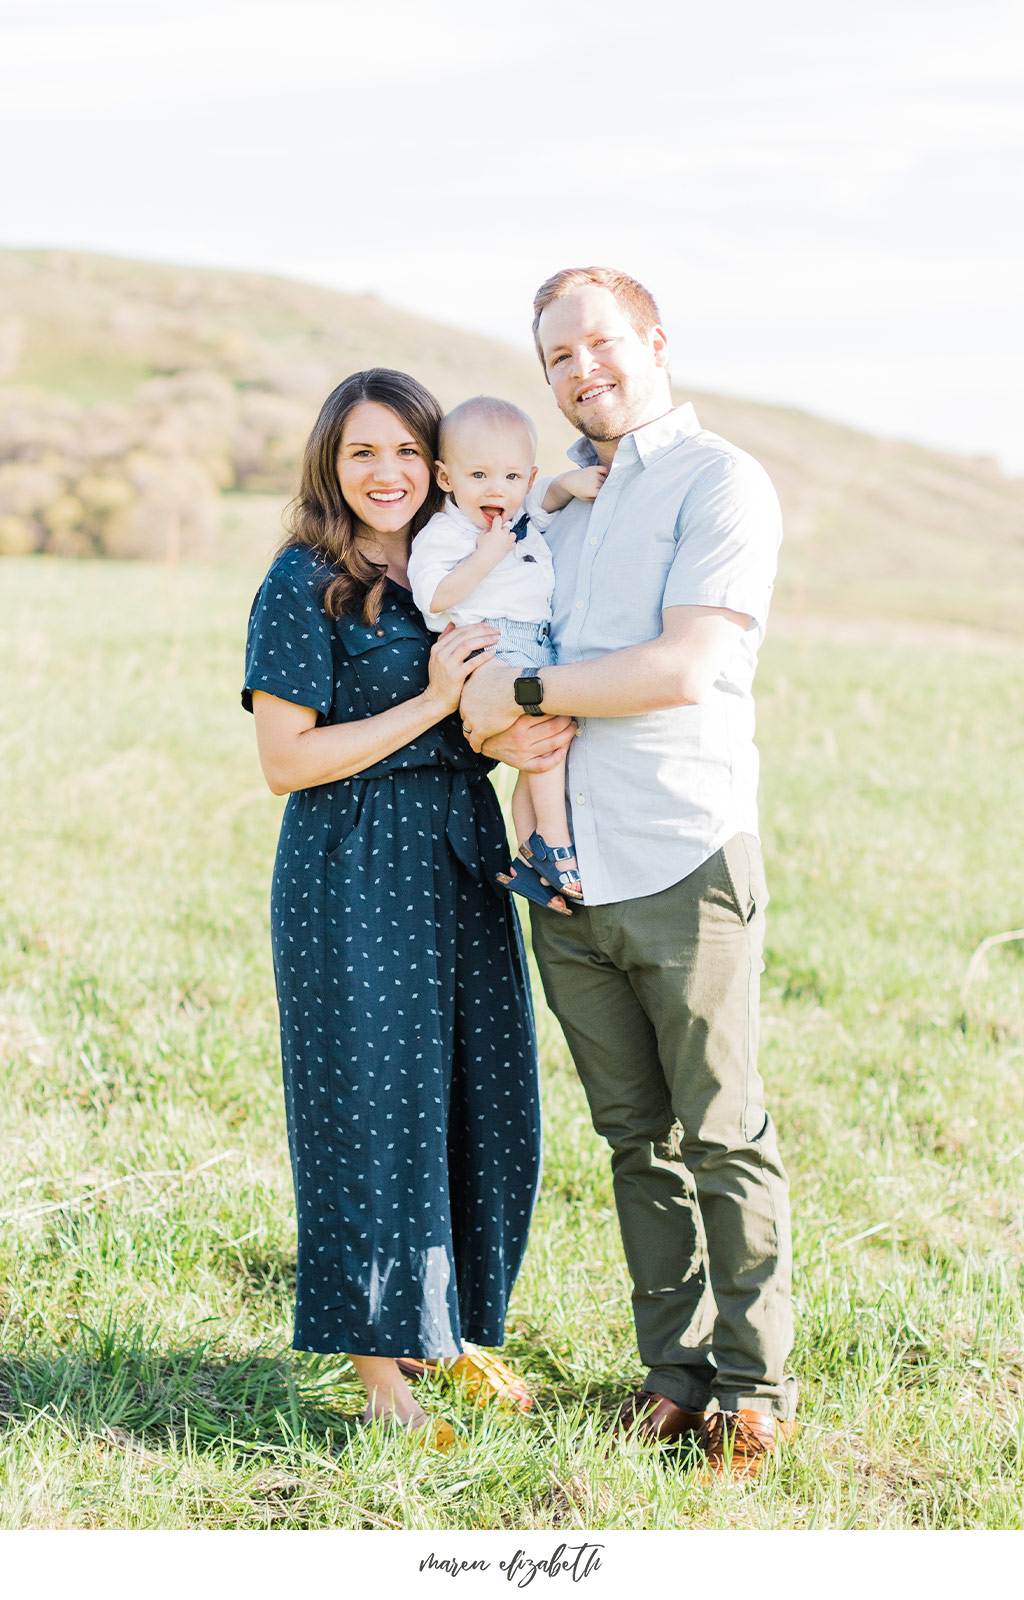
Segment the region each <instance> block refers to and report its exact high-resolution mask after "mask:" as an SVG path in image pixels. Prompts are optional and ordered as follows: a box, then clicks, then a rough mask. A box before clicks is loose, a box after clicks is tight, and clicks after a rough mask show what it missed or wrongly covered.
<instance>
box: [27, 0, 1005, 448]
mask: <svg viewBox="0 0 1024 1600" xmlns="http://www.w3.org/2000/svg"><path fill="white" fill-rule="evenodd" d="M1022 45H1024V0H813V3H811V0H774V3H773V4H772V5H770V6H769V5H766V4H765V3H764V0H715V3H714V4H713V5H711V4H708V3H707V0H705V3H703V4H697V3H694V0H675V3H673V4H662V3H660V0H656V3H649V4H645V5H643V6H634V7H630V6H628V5H627V4H625V3H624V0H617V3H614V4H612V3H609V0H589V3H588V4H586V5H585V6H582V5H578V4H573V5H568V4H563V3H561V0H518V3H517V4H516V5H515V6H513V7H508V8H503V7H501V6H497V5H491V6H481V5H480V4H479V0H473V3H468V0H434V3H432V4H431V5H429V6H425V5H423V4H421V3H419V0H390V3H383V4H382V3H381V0H377V3H376V4H375V5H371V4H370V0H359V3H354V0H0V159H2V165H0V185H2V187H0V193H2V195H3V200H2V204H0V245H10V246H29V245H47V246H50V245H53V246H65V247H73V248H80V249H87V250H96V251H101V252H105V253H108V254H114V255H126V256H135V257H140V258H143V259H147V260H161V261H180V262H185V263H190V264H197V265H207V266H221V267H241V268H252V269H254V270H260V271H270V272H276V273H281V274H284V275H287V276H289V277H296V278H301V279H306V280H308V281H311V282H316V283H322V284H327V285H331V286H333V287H336V288H340V289H348V290H355V291H359V292H362V291H366V290H371V291H373V292H375V293H376V294H378V295H379V296H380V297H381V298H382V299H384V300H388V301H391V302H393V303H395V304H398V305H401V306H404V307H407V308H408V309H411V310H413V311H416V312H419V313H421V314H424V315H427V316H430V317H433V318H435V319H436V320H438V321H442V322H448V323H455V324H458V325H459V326H462V327H466V328H470V329H473V330H477V331H480V332H483V333H488V334H491V335H493V336H495V337H498V338H501V339H505V340H507V341H509V342H511V343H515V344H520V345H524V346H527V345H528V344H529V338H530V335H529V324H530V303H531V300H532V296H533V292H534V290H535V288H536V287H537V285H538V284H539V283H540V282H541V280H542V279H543V278H545V277H547V276H548V275H549V274H550V273H551V272H552V271H554V270H555V269H557V268H559V267H563V266H574V265H588V264H591V263H600V264H604V265H610V266H615V267H620V268H623V269H624V270H626V271H627V272H630V273H632V274H633V275H634V276H635V277H638V278H640V279H641V280H642V281H643V282H644V283H645V284H647V286H648V287H649V288H650V289H651V290H652V291H653V293H654V294H655V296H656V298H657V300H658V303H659V305H660V307H661V310H662V314H663V319H664V322H665V325H666V327H667V329H668V331H669V334H670V338H671V344H672V353H673V360H672V370H673V376H674V378H675V380H676V382H677V383H678V384H679V385H680V386H681V387H683V388H685V387H686V386H687V385H688V384H692V385H693V387H694V388H705V389H714V390H719V391H721V392H724V393H732V394H739V395H745V396H749V397H752V398H756V399H763V400H770V401H780V402H784V403H787V404H793V405H798V406H800V407H802V408H804V409H806V410H809V411H814V412H818V413H821V414H823V415H826V416H831V417H834V418H836V419H838V420H840V421H844V422H849V423H853V424H854V425H856V426H860V427H863V428H866V429H868V430H869V431H871V432H876V433H881V434H885V435H887V436H892V437H898V438H910V439H916V440H919V441H921V442H923V443H930V444H937V445H942V446H946V447H948V448H952V449H956V450H961V451H963V452H965V453H967V454H971V455H987V456H992V457H995V458H996V459H998V460H999V461H1000V462H1001V464H1002V465H1003V466H1004V467H1005V468H1006V469H1007V470H1009V471H1012V472H1015V473H1022V474H1024V404H1022V400H1021V383H1020V375H1019V367H1020V362H1021V355H1022V352H1024V92H1022V91H1024V49H1022Z"/></svg>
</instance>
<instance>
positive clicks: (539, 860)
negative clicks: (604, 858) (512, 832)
mask: <svg viewBox="0 0 1024 1600" xmlns="http://www.w3.org/2000/svg"><path fill="white" fill-rule="evenodd" d="M519 851H520V854H521V856H522V857H523V860H524V861H528V862H529V864H530V866H531V867H532V868H533V870H534V872H539V873H540V875H541V876H542V877H544V878H547V880H548V882H549V883H550V884H551V887H552V888H553V889H557V890H558V893H559V894H564V895H565V896H566V897H567V899H569V900H575V901H577V902H578V903H579V904H580V905H582V904H583V885H582V883H581V881H580V874H579V869H578V867H560V866H559V865H558V863H559V862H560V861H574V860H575V859H576V851H575V850H574V849H573V847H572V845H571V844H548V842H547V840H546V839H542V838H541V836H540V834H539V833H531V835H530V837H529V839H527V841H526V843H525V844H521V845H520V846H519ZM555 879H557V880H558V881H557V883H556V882H555Z"/></svg>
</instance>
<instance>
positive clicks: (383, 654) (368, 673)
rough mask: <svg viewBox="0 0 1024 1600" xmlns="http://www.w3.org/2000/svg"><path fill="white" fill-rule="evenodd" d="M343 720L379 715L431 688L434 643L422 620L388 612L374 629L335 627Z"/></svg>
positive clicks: (346, 622) (344, 621) (343, 622)
mask: <svg viewBox="0 0 1024 1600" xmlns="http://www.w3.org/2000/svg"><path fill="white" fill-rule="evenodd" d="M335 642H336V650H335V661H336V680H337V691H338V692H337V695H336V704H337V715H338V720H340V721H347V720H348V719H349V718H351V717H357V716H364V717H365V716H374V715H376V713H377V712H379V711H386V710H387V709H388V708H389V707H390V706H393V705H399V704H401V702H402V701H403V700H409V699H411V698H412V696H413V695H416V694H421V693H422V692H423V690H424V689H425V688H426V686H427V677H428V661H429V656H430V639H429V636H428V635H427V632H426V630H425V628H424V626H423V624H422V623H421V622H419V621H418V619H417V618H416V617H412V616H406V615H404V614H401V613H399V614H394V613H389V612H384V613H382V614H381V617H380V619H379V621H378V622H377V624H376V625H375V626H374V627H369V628H368V627H367V626H366V624H365V623H364V622H362V621H361V620H357V619H356V618H354V617H341V618H339V620H338V621H337V623H336V624H335Z"/></svg>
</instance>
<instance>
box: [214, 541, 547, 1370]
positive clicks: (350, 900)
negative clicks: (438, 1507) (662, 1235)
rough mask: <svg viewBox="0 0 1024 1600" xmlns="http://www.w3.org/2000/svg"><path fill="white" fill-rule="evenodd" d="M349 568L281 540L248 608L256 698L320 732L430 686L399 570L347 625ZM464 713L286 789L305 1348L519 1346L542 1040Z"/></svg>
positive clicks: (292, 1077)
mask: <svg viewBox="0 0 1024 1600" xmlns="http://www.w3.org/2000/svg"><path fill="white" fill-rule="evenodd" d="M329 575H330V569H327V568H325V567H324V566H323V564H322V562H321V561H320V558H318V557H316V556H314V555H313V553H312V552H311V551H309V550H306V549H300V548H297V547H293V548H291V549H288V550H286V551H284V552H283V554H282V555H280V556H279V557H278V558H277V560H276V561H275V562H274V564H273V566H272V567H271V569H270V571H269V573H268V574H267V577H266V578H265V580H264V582H263V584H262V586H261V588H260V590H259V592H258V594H257V596H256V599H255V600H254V602H253V607H252V613H251V616H250V619H249V636H248V643H247V649H246V669H245V688H244V690H243V694H242V703H243V705H245V706H246V708H247V709H248V710H251V709H252V692H253V690H257V689H262V690H264V691H265V692H266V693H267V694H272V695H276V696H278V697H279V698H280V699H282V700H290V701H293V702H294V703H295V704H296V705H302V706H308V707H311V708H312V709H313V710H315V711H316V713H317V722H318V725H322V724H324V723H328V722H330V723H334V722H348V721H351V720H353V719H355V718H359V717H372V716H375V715H376V714H377V713H379V712H381V711H386V710H388V709H389V707H391V706H394V705H397V704H399V703H400V702H402V701H404V700H408V699H409V698H411V697H412V696H413V695H416V694H419V693H421V692H422V690H424V689H425V688H426V686H427V660H428V655H429V651H430V646H431V643H432V642H433V638H432V635H430V634H429V633H428V631H427V628H426V625H425V624H424V622H423V620H422V618H421V617H420V614H419V612H418V611H417V610H416V607H415V605H414V604H413V601H412V597H411V595H410V594H409V593H408V591H407V590H405V589H402V588H401V587H399V586H398V585H397V584H394V583H390V582H389V583H388V585H387V590H386V594H385V598H384V603H383V606H382V609H381V614H380V618H379V620H378V622H377V624H376V626H375V627H367V626H366V625H365V623H363V621H362V620H361V618H359V617H351V616H347V617H342V618H340V619H338V620H337V621H334V622H332V621H331V620H330V619H329V618H328V616H327V614H326V612H325V611H324V609H323V605H322V604H321V600H320V595H321V592H322V590H323V587H324V582H325V579H326V578H327V577H328V576H329ZM491 765H492V763H490V762H488V761H486V760H484V759H483V758H482V757H480V756H477V755H475V754H474V752H473V751H472V750H471V749H470V748H469V746H468V745H467V743H466V742H465V740H464V739H463V737H462V732H461V728H460V725H459V720H458V717H457V716H451V717H446V718H445V719H444V721H443V722H440V723H438V724H437V725H436V726H434V727H433V728H430V729H428V730H427V732H426V733H423V734H421V735H420V736H419V738H417V739H414V740H412V741H411V742H410V743H409V744H407V745H405V746H403V748H402V749H400V750H397V751H395V753H394V754H393V755H390V756H387V757H386V758H385V759H384V760H383V761H378V762H376V763H375V764H374V765H373V766H371V767H367V768H366V769H365V770H364V771H363V772H361V773H359V774H358V775H357V776H356V777H352V778H347V779H344V780H341V781H339V782H337V783H327V784H322V785H320V786H319V787H317V788H314V789H304V790H300V791H298V792H297V793H295V794H292V795H290V796H289V798H288V803H287V806H286V808H285V813H284V819H283V822H282V825H281V836H280V841H279V844H278V850H277V860H276V864H275V868H274V881H273V889H272V894H271V931H272V939H273V951H274V973H275V979H276V983H277V998H278V1006H279V1010H280V1016H281V1054H282V1058H283V1067H284V1088H285V1105H286V1111H287V1120H288V1139H289V1145H290V1149H291V1158H292V1174H293V1178H294V1183H295V1201H296V1208H297V1211H298V1286H297V1299H296V1313H295V1347H296V1349H299V1350H318V1351H325V1352H331V1351H347V1352H350V1353H352V1354H355V1355H380V1356H404V1355H419V1356H423V1357H434V1356H441V1357H443V1356H453V1355H456V1354H458V1352H459V1350H460V1348H461V1343H462V1340H463V1339H471V1340H473V1341H475V1342H476V1343H479V1344H485V1345H500V1344H501V1342H502V1340H503V1338H504V1319H505V1311H506V1307H507V1305H508V1299H509V1295H510V1293H511V1290H512V1285H513V1283H514V1281H515V1277H516V1274H517V1272H518V1271H519V1267H520V1264H521V1262H522V1259H523V1252H524V1250H525V1248H526V1237H527V1231H528V1228H529V1222H530V1215H531V1212H532V1210H533V1203H534V1199H535V1196H536V1191H537V1183H538V1177H539V1171H540V1110H539V1100H538V1086H537V1046H536V1036H535V1033H534V1025H533V1012H532V1008H531V1001H530V989H529V980H528V976H527V968H526V960H525V956H524V951H523V944H522V938H521V935H520V931H519V924H518V921H517V919H516V915H515V911H514V909H513V907H512V905H511V903H510V901H509V900H508V898H507V897H506V896H504V895H503V894H501V893H500V892H499V891H498V890H496V889H494V888H493V887H492V885H493V883H494V874H495V873H496V872H498V871H502V870H504V868H505V866H506V865H507V860H508V849H507V844H506V840H505V829H504V826H503V823H502V818H501V812H500V809H499V806H498V803H497V798H496V796H495V794H494V791H493V789H492V787H491V785H490V783H489V782H488V779H487V772H488V770H489V768H490V766H491Z"/></svg>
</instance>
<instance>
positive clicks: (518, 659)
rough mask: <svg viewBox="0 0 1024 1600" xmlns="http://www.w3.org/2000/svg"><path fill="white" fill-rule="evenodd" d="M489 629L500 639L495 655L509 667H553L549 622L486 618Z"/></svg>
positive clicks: (553, 658) (553, 657) (553, 654)
mask: <svg viewBox="0 0 1024 1600" xmlns="http://www.w3.org/2000/svg"><path fill="white" fill-rule="evenodd" d="M484 621H485V623H486V624H487V626H488V627H489V628H497V630H498V633H499V635H500V637H499V639H498V643H497V646H496V647H495V653H496V655H497V656H498V659H499V660H500V661H504V662H505V665H506V666H509V667H553V666H554V664H555V652H554V650H553V648H552V645H551V624H550V623H549V622H513V621H512V620H511V619H510V618H509V617H485V618H484Z"/></svg>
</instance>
